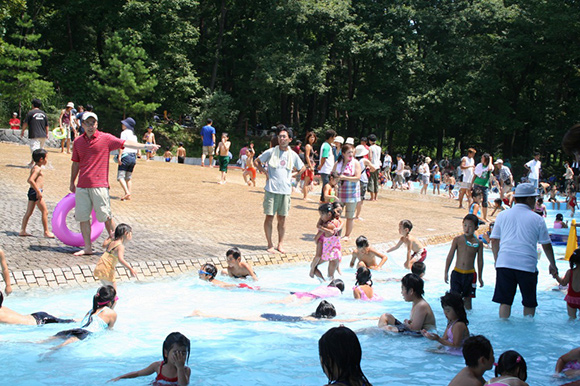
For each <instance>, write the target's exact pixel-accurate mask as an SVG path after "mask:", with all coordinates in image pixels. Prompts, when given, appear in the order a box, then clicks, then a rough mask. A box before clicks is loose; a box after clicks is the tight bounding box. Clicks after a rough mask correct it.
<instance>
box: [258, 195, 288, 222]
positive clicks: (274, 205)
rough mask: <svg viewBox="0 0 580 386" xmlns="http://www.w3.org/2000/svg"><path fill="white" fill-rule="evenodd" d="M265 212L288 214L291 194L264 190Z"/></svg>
mask: <svg viewBox="0 0 580 386" xmlns="http://www.w3.org/2000/svg"><path fill="white" fill-rule="evenodd" d="M264 193H265V194H264V214H265V215H266V216H274V215H275V214H277V215H278V216H288V211H289V210H290V194H278V193H270V192H268V191H266V192H264Z"/></svg>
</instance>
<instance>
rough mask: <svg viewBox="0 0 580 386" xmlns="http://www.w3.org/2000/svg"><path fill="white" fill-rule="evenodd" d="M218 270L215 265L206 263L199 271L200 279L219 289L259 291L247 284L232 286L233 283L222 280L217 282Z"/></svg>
mask: <svg viewBox="0 0 580 386" xmlns="http://www.w3.org/2000/svg"><path fill="white" fill-rule="evenodd" d="M217 272H218V270H217V268H216V266H215V265H213V264H212V263H206V264H204V265H203V267H202V268H201V269H200V270H199V271H198V274H199V278H200V279H201V280H204V281H207V282H210V283H211V284H214V285H217V286H218V287H222V288H247V289H258V287H256V288H254V287H250V286H249V285H247V284H245V283H240V284H231V283H225V282H223V281H221V280H217V279H216V278H215V277H216V275H217Z"/></svg>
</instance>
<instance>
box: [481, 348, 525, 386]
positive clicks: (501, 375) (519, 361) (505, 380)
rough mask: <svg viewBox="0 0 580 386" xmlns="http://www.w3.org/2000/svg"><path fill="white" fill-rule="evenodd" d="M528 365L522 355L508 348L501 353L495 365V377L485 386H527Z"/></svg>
mask: <svg viewBox="0 0 580 386" xmlns="http://www.w3.org/2000/svg"><path fill="white" fill-rule="evenodd" d="M527 378H528V367H527V365H526V361H525V360H524V357H522V356H521V355H520V354H519V353H518V352H517V351H513V350H509V351H506V352H504V353H503V354H501V356H500V357H499V360H498V361H497V364H496V366H495V378H492V379H490V380H489V381H488V382H487V383H486V385H487V386H528V384H527V383H526V382H524V381H525V380H526V379H527Z"/></svg>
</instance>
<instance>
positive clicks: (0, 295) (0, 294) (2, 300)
mask: <svg viewBox="0 0 580 386" xmlns="http://www.w3.org/2000/svg"><path fill="white" fill-rule="evenodd" d="M2 303H4V295H3V294H2V291H0V308H2Z"/></svg>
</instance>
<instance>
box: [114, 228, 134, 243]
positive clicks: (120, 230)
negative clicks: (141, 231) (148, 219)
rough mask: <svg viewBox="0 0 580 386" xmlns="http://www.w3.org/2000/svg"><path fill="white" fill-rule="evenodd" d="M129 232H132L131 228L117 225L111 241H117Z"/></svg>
mask: <svg viewBox="0 0 580 386" xmlns="http://www.w3.org/2000/svg"><path fill="white" fill-rule="evenodd" d="M129 232H133V228H131V226H130V225H127V224H119V225H117V228H115V235H114V236H113V240H119V239H121V237H123V236H125V235H126V234H127V233H129Z"/></svg>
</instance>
